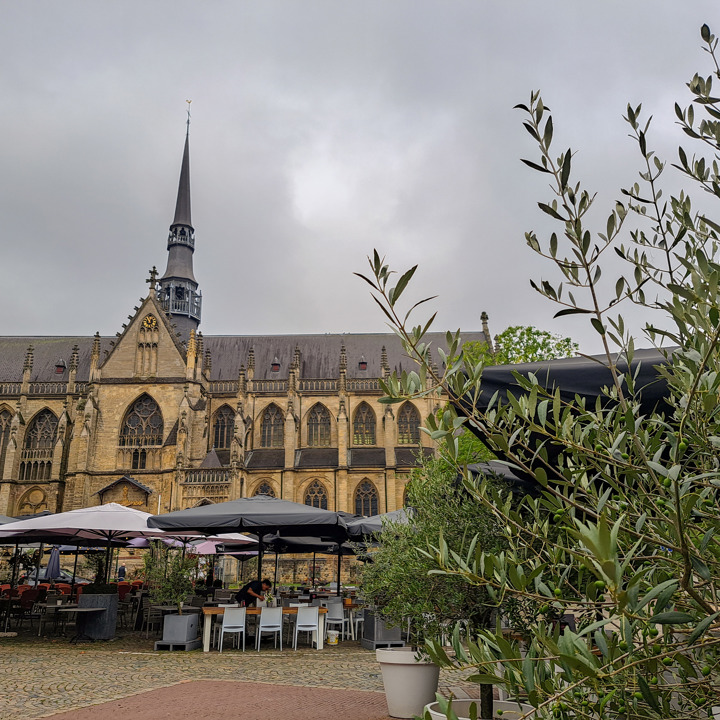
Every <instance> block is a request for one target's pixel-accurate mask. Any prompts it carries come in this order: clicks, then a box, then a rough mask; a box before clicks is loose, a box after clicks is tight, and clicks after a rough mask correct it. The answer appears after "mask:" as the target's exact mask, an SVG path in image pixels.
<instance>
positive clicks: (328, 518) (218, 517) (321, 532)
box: [148, 495, 347, 540]
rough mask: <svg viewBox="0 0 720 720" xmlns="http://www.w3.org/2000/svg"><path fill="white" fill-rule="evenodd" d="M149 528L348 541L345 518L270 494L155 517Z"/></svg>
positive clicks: (150, 521) (149, 523)
mask: <svg viewBox="0 0 720 720" xmlns="http://www.w3.org/2000/svg"><path fill="white" fill-rule="evenodd" d="M148 525H149V526H150V527H156V528H161V529H162V530H194V531H197V532H200V533H204V534H212V535H214V534H217V533H223V532H245V533H250V534H252V535H256V536H258V535H267V534H272V533H282V534H283V535H285V536H288V537H292V536H299V537H307V536H311V537H319V538H322V539H327V540H345V539H346V538H347V529H346V527H345V519H344V518H343V516H342V515H341V514H340V513H337V512H331V511H330V510H322V509H321V508H316V507H312V506H310V505H301V504H300V503H294V502H290V501H289V500H280V499H279V498H272V497H268V496H266V495H256V496H255V497H252V498H239V499H238V500H229V501H228V502H224V503H217V504H215V505H204V506H202V507H197V508H189V509H188V510H178V511H176V512H171V513H167V514H165V515H154V516H153V517H151V518H150V519H149V520H148Z"/></svg>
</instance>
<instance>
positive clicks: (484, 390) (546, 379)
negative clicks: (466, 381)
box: [454, 349, 672, 482]
mask: <svg viewBox="0 0 720 720" xmlns="http://www.w3.org/2000/svg"><path fill="white" fill-rule="evenodd" d="M668 352H670V353H671V352H672V351H668ZM604 362H605V363H606V362H607V360H606V358H604V357H601V356H598V357H596V358H588V357H574V358H563V359H559V360H548V361H544V362H535V363H520V364H517V365H493V366H489V367H486V368H485V369H484V370H483V374H482V382H481V386H480V389H481V392H480V393H479V394H478V396H477V397H473V396H472V395H467V396H465V397H463V398H461V399H460V400H457V401H455V403H454V404H455V406H456V408H457V410H458V412H459V413H460V414H463V415H466V416H472V415H473V413H474V412H478V413H483V412H485V411H486V410H487V408H488V405H489V404H490V401H491V400H492V398H493V396H494V395H495V394H496V393H497V397H498V401H499V402H500V403H501V404H505V403H507V398H508V395H513V396H515V397H520V396H522V395H524V394H525V390H523V388H521V387H520V385H518V381H517V380H516V379H515V377H514V374H515V373H517V374H518V375H522V376H524V377H528V376H529V375H530V374H533V375H535V377H536V378H537V381H538V383H539V384H540V386H541V387H544V388H547V389H548V390H549V391H551V392H552V391H555V390H558V389H559V390H560V396H561V398H562V400H563V401H566V402H573V401H574V400H575V397H576V396H579V397H581V398H584V399H585V404H586V407H594V406H595V402H596V400H597V399H598V398H600V399H601V402H602V403H603V404H604V405H607V404H608V403H611V402H613V401H612V399H611V398H609V397H607V395H606V394H605V393H604V392H603V389H604V388H607V387H610V386H612V384H613V381H612V375H611V373H610V370H609V369H608V368H607V366H606V365H605V364H603V363H604ZM667 363H668V359H667V358H666V357H665V355H664V354H663V353H662V352H660V351H659V350H655V349H645V350H636V351H635V355H634V357H633V360H632V363H631V365H630V366H629V367H628V363H627V361H625V360H624V359H619V360H618V371H619V373H621V374H626V373H627V372H628V371H630V372H632V374H633V376H634V377H635V395H634V398H635V399H636V400H638V401H639V402H640V407H641V410H642V412H644V413H651V412H653V411H657V412H667V411H668V410H669V409H670V408H669V405H668V404H667V401H666V398H667V394H668V387H667V382H666V381H665V379H664V378H663V377H661V376H660V374H659V372H658V367H659V366H661V365H666V364H667ZM468 428H469V430H470V431H471V432H473V433H474V434H475V435H477V436H478V437H479V438H480V439H481V440H485V439H486V438H485V437H484V436H483V434H482V432H481V431H480V430H478V429H477V428H475V427H473V426H471V425H468ZM546 448H547V451H548V459H549V461H550V462H551V463H552V462H553V461H554V459H555V458H557V456H558V454H559V452H560V448H554V447H553V446H552V445H546ZM498 454H499V455H501V453H498ZM501 474H503V475H505V474H506V472H505V471H503V472H502V473H501ZM511 475H513V476H514V477H515V478H520V479H521V480H525V481H527V480H530V481H531V482H534V480H533V479H532V478H531V477H530V476H528V475H527V474H526V473H524V472H523V471H522V470H520V469H515V468H513V469H512V472H511ZM509 479H511V480H512V479H513V478H509Z"/></svg>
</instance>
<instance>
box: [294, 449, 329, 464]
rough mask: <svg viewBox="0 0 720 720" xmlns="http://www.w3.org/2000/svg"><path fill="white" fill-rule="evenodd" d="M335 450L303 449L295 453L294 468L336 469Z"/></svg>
mask: <svg viewBox="0 0 720 720" xmlns="http://www.w3.org/2000/svg"><path fill="white" fill-rule="evenodd" d="M337 466H338V449H337V448H303V449H302V450H296V451H295V467H296V468H321V467H324V468H336V467H337Z"/></svg>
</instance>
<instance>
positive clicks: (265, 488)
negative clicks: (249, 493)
mask: <svg viewBox="0 0 720 720" xmlns="http://www.w3.org/2000/svg"><path fill="white" fill-rule="evenodd" d="M254 495H255V496H256V495H267V496H268V497H275V491H274V490H273V489H272V485H270V483H266V482H264V483H260V485H258V487H257V490H255V493H254Z"/></svg>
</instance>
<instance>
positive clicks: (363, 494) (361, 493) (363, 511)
mask: <svg viewBox="0 0 720 720" xmlns="http://www.w3.org/2000/svg"><path fill="white" fill-rule="evenodd" d="M355 514H356V515H364V516H365V517H368V516H369V515H377V514H378V493H377V490H376V489H375V486H374V485H373V484H372V483H371V482H370V481H369V480H363V481H362V482H361V483H360V484H359V485H358V486H357V489H356V490H355Z"/></svg>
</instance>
